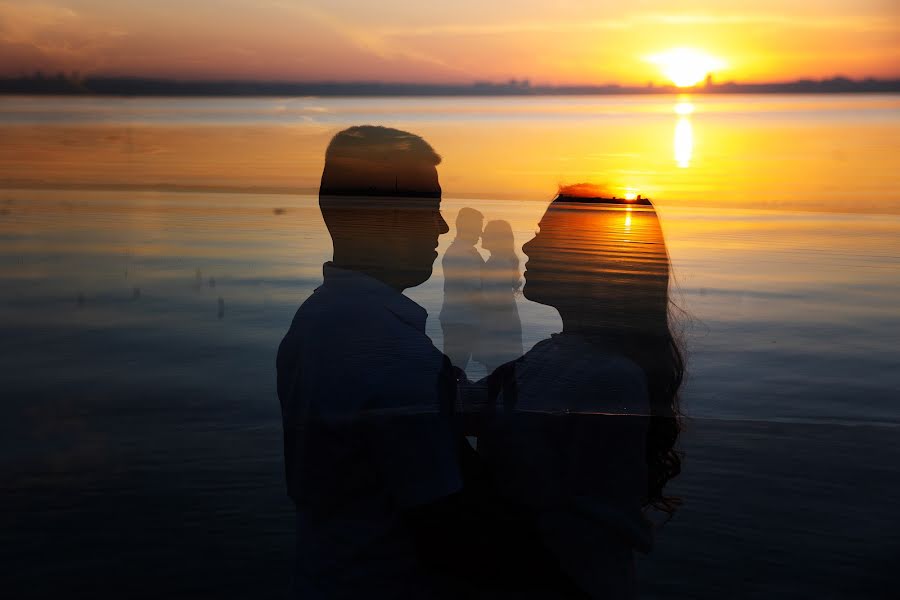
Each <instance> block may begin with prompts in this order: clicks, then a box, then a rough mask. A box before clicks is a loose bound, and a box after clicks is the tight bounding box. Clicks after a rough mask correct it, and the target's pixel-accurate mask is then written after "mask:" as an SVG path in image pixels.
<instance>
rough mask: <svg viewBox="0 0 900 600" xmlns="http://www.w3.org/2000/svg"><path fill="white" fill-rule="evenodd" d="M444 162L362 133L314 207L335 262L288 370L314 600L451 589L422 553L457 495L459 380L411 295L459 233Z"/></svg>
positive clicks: (298, 494) (302, 583) (289, 347)
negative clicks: (451, 223) (448, 215)
mask: <svg viewBox="0 0 900 600" xmlns="http://www.w3.org/2000/svg"><path fill="white" fill-rule="evenodd" d="M439 162H440V157H439V156H438V155H437V154H436V153H435V151H434V150H433V149H432V148H431V146H429V145H428V143H426V142H425V141H424V140H423V139H422V138H420V137H418V136H416V135H413V134H411V133H407V132H404V131H399V130H396V129H389V128H385V127H374V126H360V127H351V128H349V129H347V130H344V131H342V132H340V133H338V134H337V135H335V137H334V138H333V139H332V140H331V143H330V144H329V146H328V149H327V151H326V155H325V168H324V171H323V173H322V183H321V188H320V190H319V205H320V208H321V211H322V216H323V218H324V220H325V224H326V226H327V227H328V231H329V233H330V234H331V238H332V240H333V243H334V258H333V260H332V261H331V262H327V263H325V265H324V268H323V271H324V282H323V284H322V286H321V287H319V288H318V289H316V290H315V292H314V293H313V294H312V295H311V296H310V297H309V298H308V299H307V300H306V301H305V302H304V303H303V304H302V306H301V307H300V308H299V310H298V311H297V313H296V316H295V317H294V320H293V322H292V324H291V327H290V330H289V331H288V332H287V334H286V335H285V337H284V339H283V341H282V342H281V346H280V347H279V350H278V358H277V371H278V396H279V400H280V402H281V408H282V418H283V427H284V452H285V467H286V476H287V485H288V492H289V495H290V496H291V498H292V499H293V501H294V503H295V505H296V509H297V564H296V588H297V589H296V592H297V594H298V595H299V596H300V597H303V598H345V597H346V598H351V597H353V598H356V597H366V598H428V597H433V596H434V595H436V593H437V592H436V589H437V588H439V587H441V586H440V585H439V584H438V583H436V581H435V580H434V578H433V577H432V576H430V575H429V574H428V573H427V569H426V568H425V567H424V566H423V564H422V562H423V556H424V554H426V553H427V549H423V544H424V545H426V546H427V545H428V544H432V545H433V544H434V542H435V539H436V538H438V537H440V535H441V533H440V530H439V529H429V526H430V525H433V524H434V523H436V522H439V521H441V520H442V519H441V518H439V517H438V516H436V515H440V514H442V513H441V510H443V509H441V510H438V512H437V513H429V512H428V511H429V510H430V509H429V507H432V508H433V507H435V506H438V507H440V506H442V504H441V502H442V501H443V500H444V499H446V498H447V497H450V496H452V495H454V494H456V493H457V492H459V491H460V490H461V488H462V477H461V473H460V466H459V460H460V457H459V451H460V445H459V441H460V440H462V437H461V435H460V436H457V435H456V433H455V432H454V431H453V430H452V427H451V424H452V422H451V419H450V418H449V413H450V412H451V411H452V405H453V400H454V397H455V393H456V380H455V378H454V373H453V371H452V369H451V367H450V364H449V361H447V359H446V357H444V355H443V354H442V353H441V352H440V351H438V350H437V349H436V348H435V347H434V345H433V344H432V343H431V341H430V339H429V338H428V337H427V336H426V334H425V321H426V317H427V314H426V312H425V310H424V309H423V308H422V307H420V306H419V305H418V304H416V303H415V302H413V301H412V300H410V299H409V298H407V297H406V296H404V295H403V294H402V293H401V292H402V291H403V290H405V289H406V288H410V287H413V286H416V285H419V284H421V283H423V282H424V281H426V280H427V279H428V278H429V277H430V276H431V272H432V266H433V263H434V260H435V258H436V257H437V252H436V251H435V248H436V247H437V245H438V236H440V235H441V234H443V233H446V232H447V231H448V230H449V228H448V227H447V224H446V222H445V221H444V219H443V218H442V216H441V212H440V199H441V188H440V184H439V182H438V175H437V170H436V168H435V167H436V165H437V164H439ZM422 514H425V515H426V517H425V518H420V517H421V515H422ZM448 522H452V519H449V520H448ZM423 540H424V542H423Z"/></svg>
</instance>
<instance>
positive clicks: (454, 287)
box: [440, 207, 484, 369]
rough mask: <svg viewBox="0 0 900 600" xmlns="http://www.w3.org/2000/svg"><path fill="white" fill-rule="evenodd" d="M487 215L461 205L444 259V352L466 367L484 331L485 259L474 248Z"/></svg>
mask: <svg viewBox="0 0 900 600" xmlns="http://www.w3.org/2000/svg"><path fill="white" fill-rule="evenodd" d="M483 222H484V215H482V214H481V213H480V212H478V211H477V210H475V209H474V208H468V207H466V208H461V209H460V211H459V214H457V216H456V238H455V239H454V240H453V243H451V244H450V247H449V248H447V252H446V253H445V254H444V258H443V260H442V261H441V266H442V267H443V269H444V305H443V307H442V308H441V316H440V320H441V329H442V330H443V332H444V354H446V355H447V356H448V357H449V358H450V362H452V363H453V365H454V366H456V367H459V368H460V369H465V368H466V364H468V362H469V359H470V358H471V357H472V352H473V350H474V349H475V347H476V346H477V344H478V339H479V332H480V331H481V325H482V323H481V275H482V270H483V269H484V259H483V258H481V254H479V253H478V250H476V249H475V244H477V243H478V239H479V238H480V237H481V225H482V223H483Z"/></svg>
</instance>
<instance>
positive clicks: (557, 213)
mask: <svg viewBox="0 0 900 600" xmlns="http://www.w3.org/2000/svg"><path fill="white" fill-rule="evenodd" d="M645 202H646V201H645ZM548 217H549V219H548ZM545 226H547V227H548V228H552V229H553V230H554V231H555V232H557V233H556V234H554V233H551V232H550V231H547V230H545ZM548 234H549V237H550V239H549V243H550V244H555V245H556V248H553V247H549V248H548V247H545V248H544V250H545V252H544V253H543V254H544V255H556V256H559V257H560V258H559V261H558V264H557V265H555V266H552V267H550V269H549V271H550V272H556V273H558V274H560V276H559V277H558V279H556V280H553V281H552V284H553V285H552V287H553V288H554V289H553V291H552V292H551V293H552V294H553V295H554V296H555V299H557V300H559V302H560V304H562V305H565V303H567V302H568V303H569V304H568V310H569V313H570V314H575V315H576V316H577V317H578V318H579V319H580V321H581V325H582V327H583V328H584V329H586V330H588V331H590V332H591V335H590V338H591V339H592V341H593V342H594V343H596V344H598V345H599V346H602V347H606V348H608V349H609V350H611V351H613V352H617V353H621V354H623V355H625V356H627V357H628V358H629V359H631V360H632V361H633V362H635V363H636V364H637V365H638V366H640V367H641V369H642V370H643V371H644V373H645V374H646V378H647V387H648V393H649V401H650V402H649V404H650V420H649V429H648V431H647V439H646V462H647V495H646V500H645V506H646V507H653V508H656V509H658V510H661V511H664V512H666V513H669V514H670V515H671V514H672V513H673V512H674V511H675V509H676V508H677V507H678V505H679V504H680V499H678V498H676V497H672V496H668V495H666V494H665V487H666V484H667V483H668V482H669V481H670V480H671V479H673V478H674V477H676V476H677V475H678V474H679V473H680V472H681V458H682V455H681V453H680V452H679V451H678V450H677V449H676V443H677V441H678V436H679V434H680V433H681V429H682V419H681V411H680V403H679V389H680V388H681V384H682V381H683V380H684V374H685V358H684V351H683V349H682V344H681V340H680V335H679V333H678V331H677V329H678V328H677V327H676V326H674V325H675V319H674V317H673V313H674V312H675V311H677V308H676V307H675V306H674V304H673V303H672V302H670V298H669V288H670V278H671V262H670V259H669V254H668V250H667V248H666V245H665V240H664V238H663V233H662V228H661V226H660V224H659V220H658V218H657V215H656V210H655V208H654V207H653V206H652V204H649V203H646V204H642V205H627V204H623V203H622V202H618V201H617V202H611V203H607V204H604V203H603V201H599V200H598V201H592V202H572V198H571V196H565V195H561V196H560V197H557V199H556V200H554V202H553V203H551V205H550V207H549V208H548V210H547V214H546V215H545V217H544V220H543V221H542V222H541V234H540V235H541V236H545V235H548ZM557 236H558V239H557ZM543 243H544V244H546V243H548V242H543ZM548 250H549V252H548ZM548 287H550V286H548ZM526 295H528V290H527V289H526ZM548 303H549V302H548ZM562 312H563V311H562V310H560V313H561V314H562ZM563 318H564V319H565V315H564V317H563Z"/></svg>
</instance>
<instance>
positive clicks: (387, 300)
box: [322, 261, 428, 333]
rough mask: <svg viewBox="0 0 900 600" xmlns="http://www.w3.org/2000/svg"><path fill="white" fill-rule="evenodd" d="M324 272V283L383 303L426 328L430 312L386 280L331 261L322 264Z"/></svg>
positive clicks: (400, 317) (412, 323) (417, 325)
mask: <svg viewBox="0 0 900 600" xmlns="http://www.w3.org/2000/svg"><path fill="white" fill-rule="evenodd" d="M322 274H323V276H324V280H325V281H324V283H323V284H322V287H325V288H328V289H331V290H334V291H338V290H339V291H340V293H342V294H350V295H352V296H354V297H360V296H365V302H368V303H371V304H372V305H381V306H383V307H384V308H386V309H387V310H389V311H391V312H392V313H394V315H396V316H397V318H399V319H400V320H401V321H404V322H406V323H408V324H409V325H411V326H413V327H415V328H416V329H417V330H419V331H421V332H423V333H424V332H425V322H426V320H427V319H428V312H427V311H426V310H425V309H424V308H422V307H421V306H419V305H418V304H416V303H415V302H413V301H412V300H410V299H409V298H407V297H406V296H404V295H403V294H401V293H400V292H398V291H397V290H395V289H394V288H392V287H391V286H389V285H387V284H386V283H384V282H382V281H379V280H378V279H375V278H374V277H371V276H369V275H366V274H365V273H360V272H359V271H354V270H352V269H342V268H340V267H336V266H335V265H334V263H333V262H330V261H329V262H326V263H325V264H324V265H322Z"/></svg>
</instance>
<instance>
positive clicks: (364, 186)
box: [319, 126, 449, 290]
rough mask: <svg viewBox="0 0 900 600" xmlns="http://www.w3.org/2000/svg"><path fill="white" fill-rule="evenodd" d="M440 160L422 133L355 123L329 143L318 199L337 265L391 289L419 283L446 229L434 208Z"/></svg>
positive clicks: (438, 197) (429, 268)
mask: <svg viewBox="0 0 900 600" xmlns="http://www.w3.org/2000/svg"><path fill="white" fill-rule="evenodd" d="M439 162H440V157H439V156H438V155H437V154H436V153H435V152H434V150H433V149H432V148H431V147H430V146H429V145H428V144H427V143H426V142H425V141H424V140H422V139H421V138H419V137H418V136H415V135H413V134H410V133H407V132H403V131H399V130H395V129H387V128H383V127H369V126H364V127H355V128H351V129H349V130H345V131H343V132H341V133H339V134H338V135H336V136H335V138H334V139H333V140H332V143H331V145H330V146H329V149H328V152H327V153H326V161H325V169H324V171H323V173H322V186H321V189H320V196H319V202H320V206H321V208H322V216H323V217H324V218H325V223H326V225H327V226H328V230H329V232H330V233H331V237H332V240H333V242H334V262H335V264H336V265H337V266H343V267H345V268H351V269H355V270H359V271H362V272H365V273H368V274H370V275H372V276H374V277H376V278H378V279H380V280H382V281H384V282H385V283H388V285H391V286H392V287H394V288H396V289H400V290H402V289H406V288H409V287H414V286H417V285H420V284H421V283H424V282H425V281H427V280H428V278H429V277H431V273H432V268H433V265H434V260H435V259H436V258H437V252H436V248H437V245H438V237H439V236H440V235H441V234H443V233H447V232H448V231H449V227H448V226H447V223H446V222H445V221H444V219H443V217H442V215H441V211H440V202H441V186H440V182H439V180H438V173H437V168H436V165H437V164H438V163H439Z"/></svg>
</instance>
